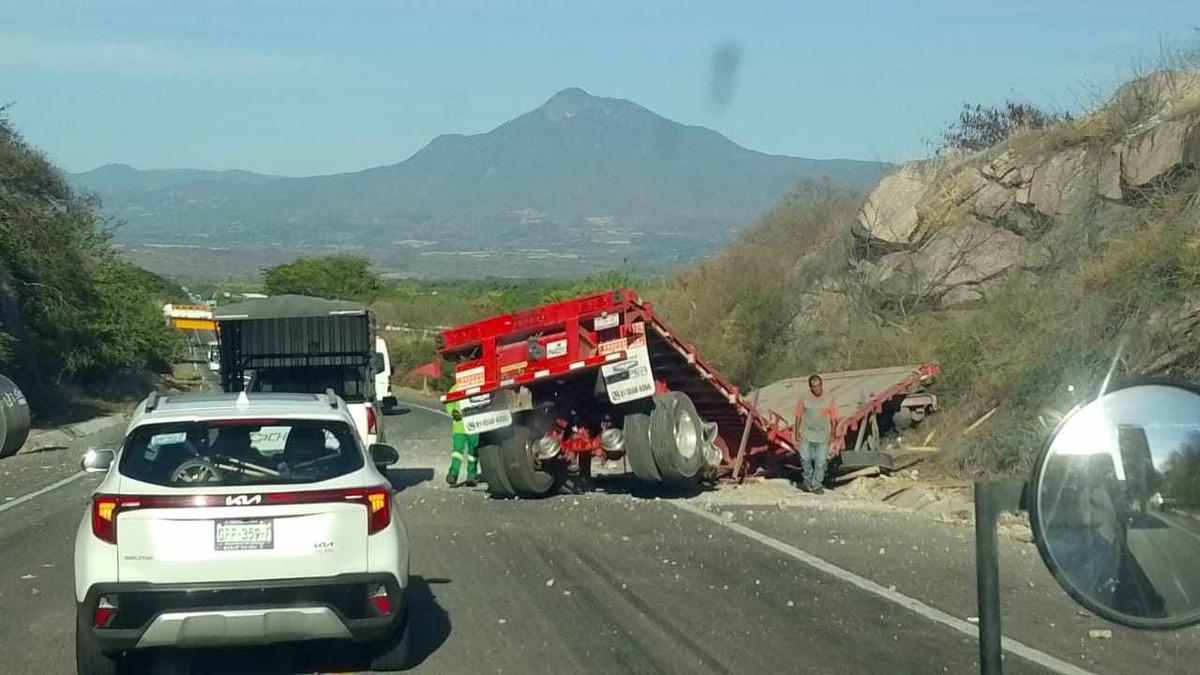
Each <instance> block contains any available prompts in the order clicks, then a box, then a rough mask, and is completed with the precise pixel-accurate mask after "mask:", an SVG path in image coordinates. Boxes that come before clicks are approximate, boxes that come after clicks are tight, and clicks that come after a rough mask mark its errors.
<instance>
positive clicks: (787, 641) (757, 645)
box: [0, 402, 1200, 673]
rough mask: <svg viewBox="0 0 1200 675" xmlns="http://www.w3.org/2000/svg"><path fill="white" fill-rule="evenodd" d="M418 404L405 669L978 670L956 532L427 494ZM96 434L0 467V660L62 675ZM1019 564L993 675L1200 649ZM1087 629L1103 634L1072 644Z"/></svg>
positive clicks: (292, 667) (907, 520) (965, 543)
mask: <svg viewBox="0 0 1200 675" xmlns="http://www.w3.org/2000/svg"><path fill="white" fill-rule="evenodd" d="M417 405H419V404H417ZM417 405H414V406H413V407H411V408H410V409H409V412H408V413H407V414H403V415H398V416H391V417H387V418H386V420H385V423H386V424H387V433H388V435H389V438H390V440H391V442H392V443H394V444H395V445H396V446H397V447H398V449H399V450H400V453H401V455H402V461H401V463H400V464H399V465H397V466H396V467H395V468H394V469H393V470H392V478H393V480H394V482H395V483H396V485H397V487H398V489H399V494H398V496H397V500H398V503H399V506H400V508H401V509H402V510H403V514H404V517H405V519H406V521H407V523H408V526H409V528H410V530H411V533H412V540H413V545H414V551H413V575H414V576H413V580H412V587H411V593H412V601H413V605H412V611H413V617H414V626H413V630H414V647H415V655H414V656H415V658H414V661H415V663H414V670H415V671H416V672H428V673H623V672H630V673H810V672H811V673H878V672H888V673H940V672H949V673H971V672H976V671H977V661H976V644H975V640H974V639H973V637H971V636H970V635H969V634H966V633H964V632H963V627H964V626H965V627H966V631H967V632H968V633H969V631H970V630H971V624H970V623H968V619H969V617H972V616H973V615H974V614H975V611H974V590H973V589H974V586H973V575H972V569H973V568H972V566H971V565H972V561H971V540H970V531H969V530H968V529H966V528H964V527H962V526H958V525H952V524H942V523H934V522H931V521H928V520H923V519H919V518H917V517H915V516H912V515H908V514H903V513H900V512H898V511H894V510H890V509H883V508H876V509H875V510H862V509H857V508H854V507H853V506H852V505H848V504H845V503H842V502H838V501H836V495H835V496H833V497H832V498H831V499H825V498H824V497H811V499H805V500H804V501H803V503H802V504H801V505H799V506H789V507H788V508H780V507H779V506H778V505H774V504H770V503H764V504H756V503H754V500H753V491H752V490H751V491H745V492H742V493H741V495H742V496H743V497H745V496H747V495H749V498H742V499H741V500H740V502H739V504H740V505H732V504H730V505H722V504H721V503H720V502H719V499H718V500H717V501H716V502H713V499H714V498H715V497H720V495H715V496H702V497H701V498H699V499H693V500H686V501H677V500H672V499H655V498H653V497H652V496H645V495H641V494H638V495H636V496H635V495H633V494H629V492H630V490H628V489H627V487H628V486H625V485H623V484H621V483H616V484H612V485H610V486H609V490H610V491H609V492H607V493H592V494H588V495H582V496H565V497H556V498H553V499H548V500H540V501H496V500H490V499H488V498H487V497H486V495H485V494H484V493H483V492H482V490H481V489H475V490H470V489H464V488H460V489H455V490H450V489H448V488H446V487H445V485H444V483H443V480H442V473H443V471H444V469H445V466H446V459H447V457H446V455H447V454H448V453H447V450H448V440H449V439H448V436H449V434H448V430H449V429H448V422H447V420H446V419H445V418H444V417H442V416H441V415H439V414H438V413H437V412H436V411H435V409H433V408H431V409H425V408H422V407H417ZM424 405H426V406H428V405H430V404H429V403H428V402H426V403H425V404H424ZM115 434H119V431H114V432H108V433H107V434H103V435H101V437H97V438H90V439H84V441H83V442H81V443H80V444H79V445H78V446H77V447H73V448H69V449H65V450H60V451H52V452H45V453H38V454H33V455H20V456H17V457H14V458H11V459H8V460H2V461H0V509H3V510H2V511H0V552H2V554H0V606H2V607H3V611H0V662H2V663H4V664H5V665H4V671H5V672H10V673H67V672H72V670H73V667H74V665H73V658H74V656H73V652H74V650H73V639H72V631H73V611H74V608H73V598H72V590H71V589H72V570H71V551H72V540H73V537H74V534H75V528H76V525H77V523H78V522H79V517H80V515H81V514H82V512H83V509H84V506H85V503H86V500H87V497H88V493H89V491H90V490H91V489H92V488H93V487H94V486H95V484H96V483H97V482H98V478H96V477H95V476H90V475H89V476H82V477H77V478H75V479H72V480H66V479H71V477H72V476H73V475H75V472H76V469H77V461H78V459H77V458H78V456H79V452H80V451H81V450H82V449H83V446H85V445H89V444H91V445H101V446H102V445H111V444H113V443H115V442H116V438H115V436H114V435H115ZM64 480H66V482H64ZM47 487H51V489H49V490H46V488H47ZM42 490H46V491H44V492H39V491H42ZM634 492H636V491H634ZM31 494H33V495H34V496H32V497H29V495H31ZM6 504H7V506H6ZM708 504H712V506H711V509H706V505H708ZM1033 558H1034V554H1033V553H1032V547H1030V546H1028V545H1027V544H1023V543H1020V542H1016V541H1006V542H1005V543H1004V567H1003V570H1002V574H1003V575H1004V577H1003V586H1004V600H1003V602H1004V605H1005V606H1004V611H1005V618H1006V621H1007V623H1006V625H1005V633H1006V635H1007V636H1009V637H1010V638H1015V639H1016V640H1017V641H1019V642H1020V643H1021V644H1022V645H1024V646H1025V650H1024V654H1025V656H1021V655H1018V654H1017V653H1015V652H1010V653H1008V654H1007V656H1006V668H1007V672H1009V673H1053V672H1097V673H1121V672H1135V671H1136V672H1144V671H1152V672H1156V673H1171V672H1179V673H1183V672H1187V671H1189V670H1191V668H1192V666H1193V665H1194V664H1195V663H1196V661H1197V658H1200V635H1198V634H1197V632H1196V631H1194V630H1192V631H1184V632H1178V633H1165V634H1146V633H1136V632H1134V631H1129V630H1123V629H1119V628H1115V627H1111V626H1109V625H1107V624H1105V623H1104V622H1102V621H1100V620H1098V619H1095V618H1092V617H1088V616H1083V615H1081V614H1080V613H1078V612H1077V611H1076V607H1075V605H1073V604H1072V603H1071V602H1070V601H1069V600H1068V599H1067V598H1066V597H1065V596H1064V595H1063V594H1062V592H1061V591H1060V590H1058V588H1057V587H1056V586H1054V585H1053V582H1052V581H1051V580H1050V579H1049V577H1048V576H1047V575H1046V573H1045V572H1044V571H1043V570H1042V568H1041V567H1040V563H1039V562H1037V561H1036V560H1034V559H1033ZM871 582H876V584H877V585H874V586H873V585H872V583H871ZM955 622H957V623H955ZM1091 628H1112V629H1113V637H1112V638H1111V639H1092V638H1089V637H1088V630H1089V629H1091ZM137 665H138V667H139V669H140V671H141V672H162V673H184V672H191V673H208V672H212V673H218V672H219V673H264V672H270V673H311V672H348V671H354V669H355V668H356V667H357V662H356V660H355V659H354V658H353V657H352V654H351V652H350V651H349V650H346V649H342V648H336V647H335V648H319V649H295V648H291V647H279V648H271V649H246V650H236V651H222V652H214V651H199V652H192V653H187V654H177V653H171V652H164V653H160V654H154V655H151V657H150V658H148V659H146V660H143V661H141V662H139V663H138V664H137ZM1072 668H1079V669H1082V670H1071V669H1072Z"/></svg>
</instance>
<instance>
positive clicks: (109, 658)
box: [75, 610, 124, 675]
mask: <svg viewBox="0 0 1200 675" xmlns="http://www.w3.org/2000/svg"><path fill="white" fill-rule="evenodd" d="M79 613H80V612H79V610H76V614H77V615H78V614H79ZM91 631H92V629H91V624H90V623H89V622H88V621H87V617H81V616H76V617H75V672H76V673H78V675H117V674H118V673H120V672H121V671H122V670H124V669H123V668H122V667H121V657H120V655H117V654H106V653H104V652H102V651H100V645H99V644H97V643H96V640H95V638H93V637H92V634H91Z"/></svg>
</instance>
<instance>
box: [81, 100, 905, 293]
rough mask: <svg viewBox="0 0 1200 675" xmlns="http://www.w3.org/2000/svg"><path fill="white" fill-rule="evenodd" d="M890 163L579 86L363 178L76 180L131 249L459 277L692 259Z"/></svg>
mask: <svg viewBox="0 0 1200 675" xmlns="http://www.w3.org/2000/svg"><path fill="white" fill-rule="evenodd" d="M889 168H890V166H889V165H887V164H883V163H879V162H864V161H855V160H840V159H839V160H812V159H803V158H799V157H787V156H781V155H768V154H764V153H761V152H755V151H753V150H748V149H746V148H743V147H741V146H739V145H737V144H736V143H734V142H733V141H731V140H729V139H728V138H726V137H724V136H722V135H721V134H719V133H717V132H715V131H712V130H710V129H706V128H704V127H698V126H688V125H683V124H679V123H677V122H673V121H671V120H668V119H666V118H664V117H661V116H659V115H657V114H655V113H653V112H651V111H649V110H647V109H645V108H643V107H641V106H639V105H637V104H636V103H633V102H630V101H627V100H623V99H616V98H601V97H597V96H592V95H590V94H588V93H587V92H585V91H583V90H582V89H577V88H571V89H565V90H563V91H560V92H559V93H557V94H555V95H554V96H553V97H552V98H550V100H548V101H546V103H545V104H544V105H542V106H541V107H539V108H537V109H536V110H533V111H532V112H529V113H526V114H524V115H521V116H520V117H517V118H516V119H513V120H510V121H508V122H505V123H504V124H502V125H500V126H499V127H496V128H495V129H493V130H492V131H489V132H487V133H482V134H475V135H469V136H464V135H460V134H451V135H444V136H439V137H437V138H435V139H434V140H433V141H431V142H430V143H429V144H428V145H426V146H425V147H424V148H422V149H421V150H420V151H418V152H417V153H416V154H414V155H413V156H411V157H409V158H408V159H406V160H404V161H402V162H399V163H397V164H391V165H387V166H380V167H376V168H371V169H366V170H364V171H357V172H353V173H342V174H334V175H328V176H313V177H306V178H287V177H278V176H267V175H261V174H255V173H251V172H247V171H200V170H193V169H177V170H146V171H142V170H138V169H134V168H132V167H129V166H125V165H121V164H110V165H106V166H103V167H100V168H98V169H94V170H92V171H87V172H84V173H79V174H71V175H69V179H70V180H71V181H72V183H73V184H74V185H75V186H77V187H79V188H82V189H85V190H89V191H92V192H95V193H96V194H98V195H99V196H100V198H101V199H102V201H103V204H104V208H105V211H106V212H107V214H108V215H111V216H113V217H115V218H117V219H119V220H122V221H125V225H124V226H122V227H121V228H120V229H119V230H118V236H119V238H120V239H121V240H122V241H125V242H129V243H133V242H142V243H169V244H198V245H202V246H211V247H228V246H231V245H233V246H237V245H239V244H242V245H249V246H272V245H287V246H291V247H305V248H341V249H346V248H348V249H362V250H363V251H366V252H368V253H370V254H371V255H372V256H373V257H375V258H376V259H378V260H380V261H381V262H383V263H384V264H385V265H386V266H390V267H392V268H396V269H405V268H413V269H421V268H438V269H441V268H445V267H447V266H448V267H449V269H445V270H443V271H445V272H447V273H451V274H453V273H454V269H453V268H455V267H460V266H461V265H458V264H456V263H455V261H463V260H471V261H473V262H472V263H471V265H480V264H482V265H486V264H487V261H488V260H496V259H499V258H505V259H511V257H512V256H513V254H515V253H517V252H521V253H523V254H525V258H524V259H525V260H528V261H530V265H534V266H536V265H539V263H538V261H539V260H550V261H554V262H558V263H568V264H569V263H570V261H573V260H574V261H580V260H586V261H588V262H590V263H595V262H597V261H601V262H602V261H613V260H616V261H620V260H623V259H626V260H634V261H650V262H670V261H678V260H685V259H691V258H694V257H698V256H702V255H705V254H707V253H710V252H712V251H714V250H716V248H718V247H719V246H720V245H721V244H722V243H724V242H726V241H728V240H729V239H730V238H731V237H732V236H733V235H734V234H736V233H737V232H738V231H740V230H741V229H742V228H743V227H745V226H746V225H747V224H749V223H750V222H751V221H753V220H754V219H755V217H757V216H758V215H759V214H760V213H761V212H762V211H763V210H764V209H766V208H767V207H769V206H770V205H771V204H772V203H773V202H774V201H775V200H776V199H778V198H779V197H780V196H781V195H782V194H784V193H785V192H786V191H787V190H788V189H789V188H790V187H791V186H792V185H794V184H795V183H797V182H798V181H800V180H802V179H805V178H816V177H825V178H827V179H829V180H830V181H832V182H834V183H837V184H841V185H845V186H850V187H855V188H867V187H870V186H872V185H874V184H875V183H876V182H877V181H878V179H879V178H880V176H881V175H882V174H883V173H884V172H886V171H887V170H888V169H889ZM423 263H433V264H423ZM574 264H575V265H576V266H577V265H578V262H576V263H574Z"/></svg>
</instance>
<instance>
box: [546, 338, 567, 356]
mask: <svg viewBox="0 0 1200 675" xmlns="http://www.w3.org/2000/svg"><path fill="white" fill-rule="evenodd" d="M566 353H567V341H566V340H555V341H553V342H547V343H546V358H548V359H553V358H557V357H559V356H563V355H565V354H566Z"/></svg>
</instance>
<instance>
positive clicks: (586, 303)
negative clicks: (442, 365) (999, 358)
mask: <svg viewBox="0 0 1200 675" xmlns="http://www.w3.org/2000/svg"><path fill="white" fill-rule="evenodd" d="M612 314H615V315H617V317H618V318H617V323H616V325H614V326H613V327H612V328H609V329H604V330H603V331H601V332H597V331H595V330H594V329H593V327H592V326H593V324H592V323H591V322H594V320H595V319H596V318H597V317H602V316H606V315H612ZM643 335H644V337H645V339H646V342H647V346H648V347H649V351H650V362H651V367H652V369H653V370H654V373H655V380H656V385H657V390H658V392H659V393H662V392H664V391H668V390H670V391H682V392H684V393H686V394H688V395H689V397H691V398H692V401H693V402H694V403H695V404H696V408H697V410H698V411H699V413H700V415H701V417H703V418H704V419H705V420H706V421H709V422H716V423H717V425H718V427H717V428H718V435H717V438H716V440H715V443H716V445H717V447H718V448H720V450H721V454H722V467H723V468H724V469H725V470H728V469H730V468H731V467H732V466H733V462H734V459H735V455H736V454H737V450H738V445H739V442H740V439H741V436H742V433H743V431H744V430H745V425H746V423H747V420H749V421H750V425H751V428H750V433H749V436H748V439H749V441H748V443H747V447H746V456H745V463H746V468H747V469H748V472H753V470H754V469H755V468H757V467H758V466H762V465H763V464H765V463H770V462H779V461H782V460H784V459H787V458H789V457H792V456H794V455H795V447H796V445H795V441H794V439H793V436H792V429H791V422H792V420H789V419H785V418H783V417H781V416H780V415H778V414H776V413H775V412H772V411H766V410H755V409H754V408H753V407H752V406H751V404H750V402H749V400H748V399H747V398H746V397H745V396H743V395H742V393H741V391H739V389H738V387H736V386H734V385H733V384H731V383H730V382H729V381H728V380H726V379H725V378H724V377H723V376H722V375H721V373H720V372H718V371H717V369H716V368H715V367H713V366H712V364H710V363H709V362H707V361H706V360H704V359H703V358H702V357H701V356H700V355H699V354H698V353H697V351H696V348H695V346H693V345H691V344H688V343H686V342H683V341H682V340H680V339H679V337H678V335H677V334H676V333H675V332H674V331H673V330H671V328H670V326H668V325H667V324H666V323H665V322H664V321H663V320H662V319H661V318H659V317H658V316H656V315H655V314H654V305H653V303H650V302H648V301H644V300H642V299H641V298H640V297H639V296H638V294H637V293H636V292H635V291H633V290H631V289H628V288H618V289H615V290H611V291H604V292H602V293H595V294H592V295H586V296H581V297H578V298H572V299H570V300H564V301H562V302H557V303H553V304H547V305H542V306H539V307H533V308H531V309H526V310H521V311H518V312H513V313H510V314H502V315H499V316H494V317H491V318H488V319H484V320H482V321H477V322H474V323H469V324H465V325H463V326H458V327H455V328H450V329H448V330H445V331H443V332H442V333H441V335H440V337H439V349H438V352H439V355H440V356H442V357H443V358H448V359H451V360H457V361H459V364H458V365H457V366H456V368H455V372H456V373H461V372H463V371H468V370H475V369H480V368H481V369H482V371H483V372H482V375H481V376H479V377H477V380H478V383H477V384H471V385H470V386H467V387H465V388H463V389H461V390H457V391H452V392H449V393H447V394H446V395H444V396H442V401H444V402H449V401H456V400H461V399H463V398H466V397H469V396H474V395H477V394H481V393H490V392H493V391H496V390H499V389H504V388H508V387H515V386H519V385H523V384H527V383H530V382H534V381H538V380H545V379H553V378H556V377H561V376H564V375H575V374H578V373H579V372H583V371H588V370H593V369H596V368H599V367H600V366H602V365H604V364H605V363H609V362H613V361H618V360H622V359H624V358H626V356H627V351H626V350H625V349H622V348H619V347H620V345H621V342H620V341H622V340H624V341H634V340H638V339H640V338H641V337H643ZM531 338H532V339H533V340H536V341H537V343H538V345H539V346H540V347H541V348H542V349H543V350H545V349H546V347H547V345H548V344H550V343H553V342H560V341H565V342H566V349H565V351H564V352H563V353H562V354H559V355H556V356H553V357H550V356H548V355H547V356H546V358H542V359H537V360H532V361H531V360H530V359H529V358H528V341H529V340H530V339H531ZM614 344H615V345H617V347H613V345H614ZM602 345H608V346H609V347H611V349H608V350H604V351H602ZM937 372H938V367H937V365H935V364H926V365H924V366H921V367H920V368H918V369H916V370H914V371H913V372H912V373H910V374H909V375H907V376H905V377H904V378H902V379H901V380H899V381H897V382H896V383H895V384H893V385H892V386H890V387H888V388H887V389H885V390H883V391H880V392H877V393H875V394H874V395H873V396H871V397H870V398H869V399H868V400H866V401H864V402H863V404H862V405H860V406H859V407H858V408H857V409H855V410H852V411H850V412H849V414H846V415H844V416H842V417H840V418H839V419H838V420H837V424H836V433H837V438H836V439H835V443H834V446H835V450H840V449H841V447H842V446H843V445H844V439H845V436H846V434H847V433H849V432H852V431H855V430H857V429H858V427H859V426H860V425H861V424H862V423H863V421H864V420H865V419H866V418H867V417H868V416H869V415H870V414H872V413H878V412H880V411H881V410H882V408H883V404H884V403H885V402H886V401H888V400H889V399H891V398H892V397H894V396H896V395H898V394H900V393H903V392H904V391H906V390H907V389H908V388H909V387H911V386H912V385H914V384H916V383H917V382H919V381H921V380H924V379H926V378H928V377H930V376H932V375H934V374H936V373H937ZM578 441H579V442H578V445H579V447H578V448H575V447H573V444H574V441H573V440H572V439H567V440H566V442H565V444H564V449H569V450H571V451H575V452H582V453H590V454H596V455H599V454H602V452H601V451H600V450H599V446H598V439H594V438H591V437H589V438H587V439H583V438H580V439H578ZM568 444H572V447H570V448H567V445H568Z"/></svg>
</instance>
